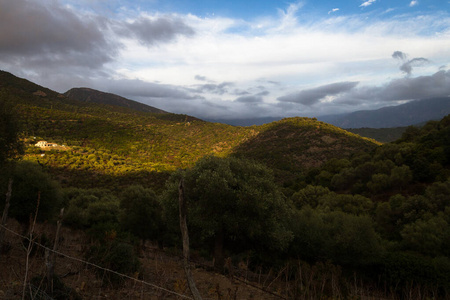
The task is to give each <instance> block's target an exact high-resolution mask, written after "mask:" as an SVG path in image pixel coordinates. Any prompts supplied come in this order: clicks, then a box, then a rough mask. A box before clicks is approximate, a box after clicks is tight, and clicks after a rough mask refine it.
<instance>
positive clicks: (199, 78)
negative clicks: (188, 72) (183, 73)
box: [195, 75, 206, 81]
mask: <svg viewBox="0 0 450 300" xmlns="http://www.w3.org/2000/svg"><path fill="white" fill-rule="evenodd" d="M195 80H198V81H206V76H201V75H195Z"/></svg>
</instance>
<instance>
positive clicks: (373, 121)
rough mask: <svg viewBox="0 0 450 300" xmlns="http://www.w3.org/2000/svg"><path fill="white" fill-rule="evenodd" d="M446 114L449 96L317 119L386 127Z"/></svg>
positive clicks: (350, 125) (344, 125)
mask: <svg viewBox="0 0 450 300" xmlns="http://www.w3.org/2000/svg"><path fill="white" fill-rule="evenodd" d="M448 114H450V97H441V98H431V99H422V100H416V101H411V102H408V103H405V104H402V105H398V106H388V107H383V108H380V109H377V110H364V111H356V112H353V113H349V114H343V115H330V116H321V117H319V118H318V119H319V120H321V121H324V122H327V123H330V124H333V125H335V126H338V127H341V128H362V127H369V128H388V127H402V126H409V125H415V124H418V123H422V122H427V121H430V120H440V119H442V118H443V117H445V116H446V115H448Z"/></svg>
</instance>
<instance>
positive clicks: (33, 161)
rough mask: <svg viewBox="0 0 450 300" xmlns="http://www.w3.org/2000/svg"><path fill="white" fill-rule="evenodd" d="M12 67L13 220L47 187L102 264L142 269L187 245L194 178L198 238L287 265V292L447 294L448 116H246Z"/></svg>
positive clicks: (221, 254)
mask: <svg viewBox="0 0 450 300" xmlns="http://www.w3.org/2000/svg"><path fill="white" fill-rule="evenodd" d="M2 76H3V77H2V81H1V83H0V84H1V85H0V99H1V101H0V114H1V118H0V120H1V121H0V135H1V136H0V141H1V143H0V145H1V148H0V162H1V166H0V167H1V170H2V171H1V178H0V190H1V194H2V195H5V194H7V192H8V181H9V179H13V185H12V190H13V192H12V196H11V207H10V209H9V217H10V218H14V219H16V220H18V221H19V222H20V223H21V224H24V226H25V227H26V226H27V224H28V225H29V223H30V220H31V219H30V215H33V214H35V212H36V206H37V203H36V199H37V195H39V199H40V201H39V203H38V207H39V210H38V214H37V222H55V221H56V220H57V218H58V212H59V209H60V208H63V207H64V208H65V216H64V221H63V223H64V226H66V227H70V228H72V229H75V230H80V231H82V232H85V233H86V234H87V236H88V237H89V240H90V243H89V245H88V246H87V247H86V249H85V252H84V255H85V259H86V260H88V261H90V262H93V263H95V264H98V265H101V266H104V267H105V268H108V269H112V270H116V271H117V272H120V273H125V274H135V273H138V274H139V272H140V262H139V258H138V253H139V248H140V245H143V244H145V242H149V241H150V242H152V243H155V245H158V247H159V248H161V249H164V251H169V249H170V251H179V249H180V247H181V236H180V227H179V216H178V212H179V208H178V197H179V183H180V181H183V182H184V186H185V198H186V200H187V202H188V227H189V229H190V239H191V248H192V249H193V250H194V251H196V253H198V256H199V257H201V258H202V259H204V260H206V261H212V262H213V265H212V267H213V270H215V271H216V272H221V273H224V274H227V273H230V272H232V270H231V268H230V266H232V265H238V264H239V262H242V261H246V262H247V265H246V268H248V270H249V271H252V272H255V273H257V270H259V272H261V273H265V274H268V273H269V272H275V273H277V272H278V274H281V273H279V272H281V271H282V270H283V272H284V273H283V274H284V275H283V278H282V279H280V278H279V280H283V288H282V289H279V290H277V293H278V294H279V295H280V296H281V297H284V298H287V299H325V298H327V299H361V298H362V297H364V296H365V297H374V298H383V299H386V298H387V299H445V298H448V297H450V116H447V117H445V118H443V119H442V120H441V121H430V122H428V123H427V124H426V125H424V126H423V127H421V128H417V127H408V128H406V129H405V130H404V132H403V134H402V136H401V138H400V139H398V140H396V141H394V142H390V143H385V144H381V143H379V142H376V141H374V140H369V139H365V138H362V137H360V136H358V135H356V134H353V133H350V132H347V131H344V130H342V129H340V128H337V127H334V126H332V125H329V124H327V123H324V122H319V121H317V120H315V119H309V118H289V119H283V120H280V121H277V122H273V123H270V124H266V125H262V126H251V127H233V126H229V125H223V124H216V123H209V122H204V121H202V120H198V119H195V118H192V117H189V116H185V115H175V114H169V113H148V112H140V111H136V110H132V109H128V108H124V107H116V106H111V105H107V104H95V103H85V102H83V103H82V102H79V101H76V100H73V99H69V98H67V97H65V96H63V95H59V94H57V93H55V92H53V91H51V90H47V89H45V88H43V87H39V86H36V85H34V84H32V83H29V82H26V81H23V80H20V79H17V78H15V77H12V76H10V75H8V74H4V73H2ZM37 90H38V91H40V93H36V91H37ZM39 140H46V141H48V142H52V143H55V144H58V145H64V149H62V148H61V149H59V148H54V149H44V148H40V147H36V146H35V143H37V141H39ZM3 207H4V202H3V200H2V201H0V208H1V209H3ZM0 242H1V241H0ZM2 255H3V254H2ZM273 270H276V271H273ZM100 275H101V278H102V280H105V281H108V282H109V283H112V284H114V285H115V286H117V287H119V286H120V285H121V284H123V279H121V278H120V277H117V276H115V275H114V274H109V275H105V274H99V276H100ZM356 283H357V284H356ZM356 285H357V286H358V288H354V287H355V286H356Z"/></svg>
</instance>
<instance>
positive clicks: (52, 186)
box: [2, 162, 62, 223]
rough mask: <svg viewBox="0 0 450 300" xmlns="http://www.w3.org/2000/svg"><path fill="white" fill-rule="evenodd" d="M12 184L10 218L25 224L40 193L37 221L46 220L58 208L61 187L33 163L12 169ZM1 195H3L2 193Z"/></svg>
mask: <svg viewBox="0 0 450 300" xmlns="http://www.w3.org/2000/svg"><path fill="white" fill-rule="evenodd" d="M13 178H14V184H13V193H12V197H11V208H10V216H11V217H13V218H16V219H17V220H18V221H20V222H24V223H27V222H28V221H29V218H30V214H34V213H35V211H36V207H37V199H38V193H40V203H39V214H38V220H48V219H50V218H52V217H53V216H54V213H55V212H56V211H57V210H58V209H59V208H60V203H61V199H62V197H61V196H62V193H61V187H60V186H59V184H58V183H57V182H56V181H53V180H52V179H51V178H50V177H49V175H48V174H47V173H44V171H43V170H42V168H41V167H40V166H39V165H37V164H34V163H30V162H20V163H18V164H17V165H16V167H15V169H14V175H13ZM2 194H3V193H2Z"/></svg>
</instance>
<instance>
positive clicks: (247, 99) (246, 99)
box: [234, 95, 263, 104]
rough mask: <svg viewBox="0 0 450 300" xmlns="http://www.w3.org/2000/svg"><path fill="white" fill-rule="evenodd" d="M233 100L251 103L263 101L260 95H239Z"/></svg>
mask: <svg viewBox="0 0 450 300" xmlns="http://www.w3.org/2000/svg"><path fill="white" fill-rule="evenodd" d="M234 101H236V102H241V103H252V104H255V103H261V102H263V99H262V97H261V96H256V95H255V96H253V95H252V96H243V97H239V98H237V99H236V100H234Z"/></svg>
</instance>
